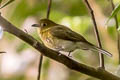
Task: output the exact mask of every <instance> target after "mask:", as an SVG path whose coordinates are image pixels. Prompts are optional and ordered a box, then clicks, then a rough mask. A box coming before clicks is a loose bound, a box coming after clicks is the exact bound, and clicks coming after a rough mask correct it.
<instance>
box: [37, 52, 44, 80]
mask: <svg viewBox="0 0 120 80" xmlns="http://www.w3.org/2000/svg"><path fill="white" fill-rule="evenodd" d="M42 62H43V54H41V55H40V60H39V67H38V76H37V80H40V77H41V67H42Z"/></svg>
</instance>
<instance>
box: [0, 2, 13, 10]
mask: <svg viewBox="0 0 120 80" xmlns="http://www.w3.org/2000/svg"><path fill="white" fill-rule="evenodd" d="M13 1H14V0H9V1H8V2H6V3H5V4H4V5H2V6H1V7H0V9H2V8H4V7H6V6H7V5H8V4H10V3H12V2H13Z"/></svg>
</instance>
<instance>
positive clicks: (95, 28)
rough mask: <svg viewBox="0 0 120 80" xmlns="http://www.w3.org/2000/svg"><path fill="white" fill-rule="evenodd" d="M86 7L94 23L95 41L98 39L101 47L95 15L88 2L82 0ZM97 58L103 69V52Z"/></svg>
mask: <svg viewBox="0 0 120 80" xmlns="http://www.w3.org/2000/svg"><path fill="white" fill-rule="evenodd" d="M84 1H85V3H86V5H87V7H88V10H89V11H90V13H91V17H92V20H93V24H94V31H95V34H96V38H97V41H98V46H99V47H100V48H102V44H101V41H100V36H99V32H98V28H97V24H96V20H95V16H94V12H93V10H92V8H91V6H90V4H89V2H88V0H84ZM99 60H100V67H102V68H103V69H105V65H104V56H103V54H101V53H99Z"/></svg>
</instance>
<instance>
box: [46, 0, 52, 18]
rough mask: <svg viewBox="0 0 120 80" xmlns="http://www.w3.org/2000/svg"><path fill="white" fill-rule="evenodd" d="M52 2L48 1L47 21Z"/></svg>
mask: <svg viewBox="0 0 120 80" xmlns="http://www.w3.org/2000/svg"><path fill="white" fill-rule="evenodd" d="M51 4H52V0H48V9H47V19H49V15H50V9H51Z"/></svg>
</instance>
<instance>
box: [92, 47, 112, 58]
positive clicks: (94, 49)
mask: <svg viewBox="0 0 120 80" xmlns="http://www.w3.org/2000/svg"><path fill="white" fill-rule="evenodd" d="M92 46H93V45H92ZM91 50H93V51H98V52H100V53H101V54H105V55H107V56H110V57H112V54H111V53H110V52H108V51H106V50H104V49H101V48H99V47H96V46H93V48H92V49H91Z"/></svg>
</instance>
